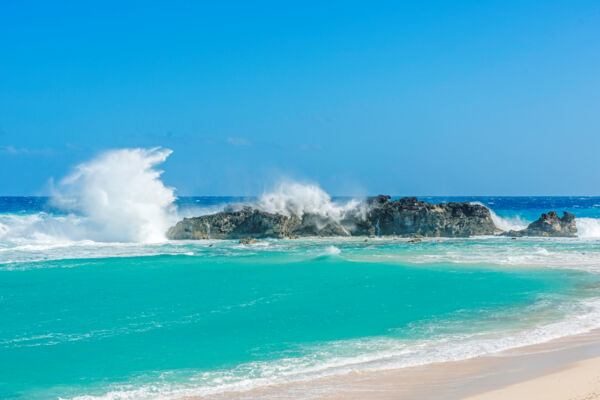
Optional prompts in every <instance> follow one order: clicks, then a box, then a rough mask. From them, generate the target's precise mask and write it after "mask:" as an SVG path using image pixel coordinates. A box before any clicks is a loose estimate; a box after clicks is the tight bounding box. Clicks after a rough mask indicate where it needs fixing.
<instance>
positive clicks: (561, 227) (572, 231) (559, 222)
mask: <svg viewBox="0 0 600 400" xmlns="http://www.w3.org/2000/svg"><path fill="white" fill-rule="evenodd" d="M506 234H507V235H508V236H512V237H522V236H542V237H577V225H576V224H575V215H573V214H571V213H568V212H564V213H563V216H562V218H558V214H557V213H556V211H550V212H548V213H546V214H542V216H541V217H540V219H538V220H537V221H534V222H532V223H531V224H529V226H528V227H527V228H525V229H522V230H520V231H509V232H508V233H506Z"/></svg>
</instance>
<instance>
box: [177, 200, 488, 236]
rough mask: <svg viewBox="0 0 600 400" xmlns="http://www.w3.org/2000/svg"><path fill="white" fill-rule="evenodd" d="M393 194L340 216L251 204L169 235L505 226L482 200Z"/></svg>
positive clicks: (443, 232)
mask: <svg viewBox="0 0 600 400" xmlns="http://www.w3.org/2000/svg"><path fill="white" fill-rule="evenodd" d="M390 199H391V198H390V196H382V195H380V196H377V197H372V198H369V199H367V201H366V202H363V203H362V204H360V205H359V206H357V207H356V208H354V209H351V210H347V211H346V212H345V213H344V215H343V216H342V217H340V218H339V219H338V220H335V219H333V218H331V217H329V216H327V215H320V214H315V213H305V214H303V215H302V216H297V215H290V216H288V215H282V214H273V213H268V212H265V211H261V210H258V209H253V208H250V207H244V208H242V209H241V210H237V211H224V212H220V213H217V214H212V215H204V216H201V217H194V218H185V219H183V220H182V221H180V222H178V223H177V224H176V225H175V226H174V227H172V228H171V229H169V231H168V232H167V237H168V238H169V239H174V240H182V239H243V238H265V237H275V238H285V237H289V238H295V237H300V236H391V235H393V236H399V237H442V236H443V237H468V236H475V235H491V234H494V233H497V232H499V231H500V230H499V229H498V228H496V226H495V225H494V223H493V221H492V218H491V213H490V211H489V210H488V209H487V208H486V207H484V206H482V205H478V204H470V203H466V202H465V203H456V202H452V203H441V204H432V203H425V202H423V201H418V200H417V198H416V197H405V198H403V199H399V200H394V201H390Z"/></svg>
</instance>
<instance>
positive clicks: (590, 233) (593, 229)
mask: <svg viewBox="0 0 600 400" xmlns="http://www.w3.org/2000/svg"><path fill="white" fill-rule="evenodd" d="M575 223H576V224H577V236H579V237H580V238H590V239H593V238H600V219H597V218H576V219H575Z"/></svg>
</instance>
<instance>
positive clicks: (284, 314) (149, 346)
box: [0, 188, 600, 399]
mask: <svg viewBox="0 0 600 400" xmlns="http://www.w3.org/2000/svg"><path fill="white" fill-rule="evenodd" d="M134 189H135V188H134ZM136 190H137V189H136ZM88 192H89V191H86V190H84V191H83V192H82V193H84V194H86V193H88ZM90 193H92V194H94V193H95V192H93V191H91V192H90ZM83 197H86V196H83ZM292 197H293V198H297V197H298V194H297V193H296V194H294V196H292ZM164 198H165V199H167V200H168V196H164ZM89 199H92V200H89ZM95 199H96V198H95V197H94V196H91V195H90V196H88V200H87V201H86V202H84V203H82V204H83V205H81V204H80V205H78V206H76V207H70V208H69V207H65V202H64V201H59V200H60V199H59V200H57V199H56V198H52V199H51V198H45V197H0V315H1V316H2V322H1V323H0V349H1V350H0V371H1V373H0V398H2V399H58V398H61V399H170V398H178V397H182V396H193V395H209V394H218V393H227V392H229V391H235V390H244V389H249V388H255V387H260V386H264V385H269V384H273V383H285V382H295V381H304V380H311V379H315V378H318V377H322V376H328V375H335V374H343V373H347V372H349V371H356V370H384V369H390V368H401V367H407V366H413V365H423V364H428V363H432V362H439V361H449V360H460V359H467V358H471V357H476V356H480V355H484V354H493V353H497V352H500V351H503V350H506V349H510V348H515V347H519V346H523V345H527V344H534V343H541V342H544V341H548V340H551V339H554V338H559V337H564V336H568V335H573V334H578V333H583V332H587V331H590V330H592V329H595V328H598V327H600V198H598V197H461V198H457V197H453V198H447V197H420V199H421V200H425V201H430V202H444V201H470V202H479V203H481V204H483V205H485V206H487V207H488V208H490V209H491V210H492V211H493V213H494V214H493V215H494V220H495V222H496V224H497V225H498V226H499V227H501V228H503V229H511V228H519V227H524V226H526V225H527V224H528V223H529V222H531V221H533V220H535V219H537V218H538V217H539V215H540V214H541V213H542V212H546V211H549V210H556V211H559V212H560V211H569V212H572V213H574V214H575V215H576V217H577V227H578V230H579V237H578V238H569V239H566V238H564V239H562V238H560V239H548V238H519V239H516V240H513V239H511V238H505V237H500V236H490V237H475V238H468V239H448V238H439V239H436V238H432V239H426V240H423V241H422V242H420V243H409V242H408V240H407V239H398V238H380V237H375V238H368V240H367V241H366V240H365V238H327V239H324V238H322V239H317V238H314V239H298V240H289V239H267V240H261V241H260V242H259V243H256V244H252V245H242V244H239V243H238V242H237V241H233V240H225V241H217V240H204V241H181V242H175V241H166V240H165V239H164V236H162V237H161V234H163V235H164V230H165V227H168V226H169V224H172V223H173V222H174V221H176V220H177V219H178V218H181V217H182V216H186V215H188V216H189V215H199V214H205V213H209V212H214V211H217V210H221V209H223V208H224V207H225V206H226V205H227V204H230V203H239V202H248V201H256V199H252V198H238V197H235V198H234V197H181V198H179V199H177V200H176V201H174V202H171V201H166V200H165V201H162V200H161V203H160V204H159V206H157V207H154V206H152V205H150V206H148V207H141V206H140V205H139V201H138V202H137V203H135V202H134V206H130V205H129V204H130V203H129V202H128V201H119V202H117V206H115V202H114V201H113V202H112V203H111V204H108V203H106V202H105V203H102V204H98V203H96V200H95ZM109 199H110V196H109ZM63 200H64V199H63ZM326 200H327V201H329V203H328V204H330V205H331V204H343V203H347V202H348V201H349V199H345V198H333V199H330V200H328V199H326ZM107 204H108V205H107ZM115 207H116V211H115ZM140 210H141V212H140ZM165 210H167V211H165ZM156 224H158V225H156Z"/></svg>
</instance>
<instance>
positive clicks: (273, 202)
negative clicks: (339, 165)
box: [256, 181, 362, 221]
mask: <svg viewBox="0 0 600 400" xmlns="http://www.w3.org/2000/svg"><path fill="white" fill-rule="evenodd" d="M361 204H362V202H361V201H360V200H356V199H353V200H350V201H348V202H346V203H338V202H334V201H332V200H331V196H329V194H327V192H325V191H324V190H323V189H321V188H320V187H319V186H317V185H314V184H302V183H298V182H291V181H284V182H282V183H280V184H279V185H278V186H277V187H276V188H275V190H273V191H271V192H268V193H265V194H263V195H262V196H261V197H260V198H259V200H258V202H257V204H256V207H257V208H259V209H261V210H263V211H266V212H270V213H278V214H283V215H287V216H290V215H297V216H300V217H301V216H303V215H304V214H317V215H320V216H323V217H328V218H332V219H334V220H336V221H339V220H341V219H342V218H343V217H344V215H345V214H346V213H348V212H350V211H356V210H358V209H359V208H360V207H361Z"/></svg>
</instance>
